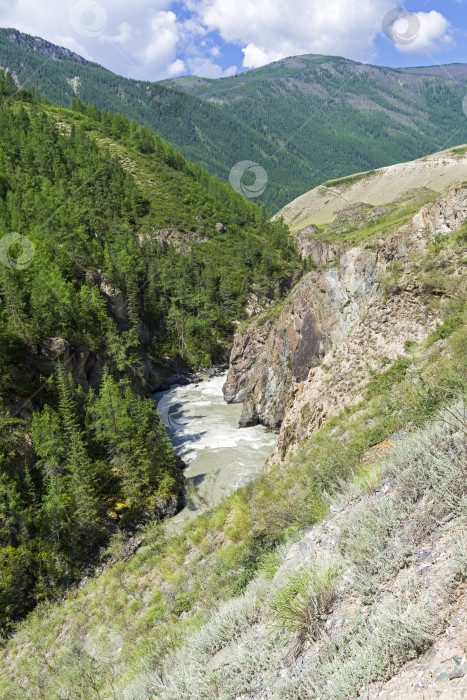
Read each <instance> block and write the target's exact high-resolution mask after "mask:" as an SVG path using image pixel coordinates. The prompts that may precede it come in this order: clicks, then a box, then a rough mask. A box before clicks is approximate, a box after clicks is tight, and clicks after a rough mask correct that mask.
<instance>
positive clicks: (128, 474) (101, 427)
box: [0, 71, 300, 629]
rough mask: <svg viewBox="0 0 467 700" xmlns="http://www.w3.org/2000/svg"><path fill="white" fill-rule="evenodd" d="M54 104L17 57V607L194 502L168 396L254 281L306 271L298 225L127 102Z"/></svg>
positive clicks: (1, 497)
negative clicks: (164, 134) (278, 219)
mask: <svg viewBox="0 0 467 700" xmlns="http://www.w3.org/2000/svg"><path fill="white" fill-rule="evenodd" d="M93 115H94V116H95V117H96V119H95V120H93V119H91V118H90V117H89V116H86V115H84V114H80V113H74V112H71V111H67V110H64V109H61V108H58V107H54V106H50V105H48V106H45V105H42V104H41V103H40V102H39V101H38V98H37V96H36V95H35V93H33V92H32V91H24V90H22V91H21V90H20V91H18V90H17V89H16V87H15V85H14V82H13V79H12V78H11V76H10V75H8V74H7V75H6V76H5V75H4V74H3V72H2V71H0V261H1V262H2V263H3V264H0V339H1V349H2V352H1V354H0V475H1V476H0V577H1V581H2V587H1V592H0V617H1V619H2V627H3V628H4V629H5V628H6V629H8V628H9V627H10V626H11V625H12V624H14V622H15V621H16V620H17V619H18V618H19V617H21V616H23V615H24V614H25V613H26V612H27V611H28V610H29V609H30V608H31V607H33V606H34V605H35V604H36V603H37V601H38V600H41V599H42V598H44V597H47V596H48V595H50V594H52V593H53V594H57V593H58V592H59V591H60V590H62V589H63V588H64V587H67V586H69V584H70V582H71V581H73V580H74V579H75V578H76V576H79V575H82V573H83V571H84V570H85V569H86V568H87V567H89V566H90V565H91V564H92V563H93V562H95V560H96V557H97V556H98V554H99V549H100V547H101V546H102V545H104V544H105V543H106V542H107V541H108V538H109V535H110V534H111V532H112V531H114V530H115V526H116V525H117V524H119V525H120V526H121V527H123V528H124V529H131V528H132V527H134V525H135V524H136V523H137V522H139V521H141V519H146V518H148V517H149V518H158V517H162V516H163V515H164V514H166V513H167V512H170V511H171V509H172V510H173V508H175V507H176V501H177V498H178V495H179V492H180V488H181V481H182V477H181V472H180V470H179V467H178V466H177V464H176V460H175V456H174V454H173V452H172V447H171V445H170V443H169V442H168V440H167V438H166V436H165V432H164V430H163V428H162V426H161V424H160V422H159V419H158V416H157V413H156V411H155V408H154V405H153V402H152V400H150V399H146V398H145V395H146V394H147V393H148V392H149V391H151V390H154V388H155V387H154V381H155V380H154V373H156V375H157V372H159V373H161V372H162V373H163V372H164V362H165V361H166V360H167V359H172V361H173V360H175V361H176V362H178V363H179V364H184V365H185V366H191V367H200V366H209V365H210V364H211V363H212V362H216V361H219V360H223V359H225V358H226V353H227V349H228V345H229V344H230V341H231V336H232V333H233V328H234V325H233V322H234V321H235V320H236V319H239V318H242V317H244V316H245V311H244V307H245V305H246V303H247V301H248V298H249V295H250V293H251V291H253V290H254V291H255V294H256V296H258V297H259V298H260V299H261V298H262V299H263V300H264V299H266V297H268V298H271V299H274V298H275V297H277V298H280V297H281V295H282V293H283V291H285V290H286V289H287V287H288V284H289V281H290V279H291V277H292V276H293V275H294V274H295V273H296V272H297V271H298V270H299V267H300V266H299V263H298V256H297V253H296V250H295V247H294V245H293V243H292V242H291V239H290V238H289V235H288V232H287V229H286V228H285V226H284V225H283V224H274V223H271V222H270V221H269V220H268V218H267V216H266V214H265V212H264V210H263V209H262V208H260V207H258V206H256V205H254V204H251V203H250V202H248V201H246V200H245V199H244V198H243V197H241V196H240V195H238V194H237V193H236V192H234V191H233V190H232V189H231V188H230V187H229V186H227V185H224V184H222V183H221V182H220V181H219V180H218V179H217V178H215V177H211V176H210V175H209V174H208V173H206V172H205V171H203V170H202V169H201V168H200V167H199V166H197V165H192V164H189V163H187V162H186V161H185V160H184V158H183V157H182V156H181V155H180V154H179V153H177V152H175V151H173V150H172V149H171V148H170V147H169V146H168V145H167V143H165V142H164V141H162V140H161V139H160V138H159V137H155V136H153V135H152V133H151V132H150V131H149V130H148V129H146V128H144V127H139V126H137V125H136V123H131V124H130V123H129V122H128V121H127V120H126V119H125V118H124V117H122V116H120V115H115V116H113V117H112V116H110V115H106V114H100V113H98V112H97V111H96V110H93Z"/></svg>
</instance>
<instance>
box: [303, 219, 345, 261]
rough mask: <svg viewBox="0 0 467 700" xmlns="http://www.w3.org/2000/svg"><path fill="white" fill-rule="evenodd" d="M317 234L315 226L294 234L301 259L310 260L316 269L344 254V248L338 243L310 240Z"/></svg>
mask: <svg viewBox="0 0 467 700" xmlns="http://www.w3.org/2000/svg"><path fill="white" fill-rule="evenodd" d="M317 232H318V229H317V227H316V226H307V227H306V228H304V229H302V230H301V231H299V232H298V233H296V234H295V236H294V238H295V241H296V243H297V248H298V250H299V252H300V254H301V256H302V258H303V259H304V260H305V259H307V258H311V260H313V262H314V264H315V265H316V267H322V266H323V265H327V264H328V263H331V262H334V260H337V259H338V258H339V257H340V256H341V255H342V253H343V252H344V247H343V246H342V245H340V244H339V243H326V241H318V240H316V238H311V236H312V235H313V234H316V233H317Z"/></svg>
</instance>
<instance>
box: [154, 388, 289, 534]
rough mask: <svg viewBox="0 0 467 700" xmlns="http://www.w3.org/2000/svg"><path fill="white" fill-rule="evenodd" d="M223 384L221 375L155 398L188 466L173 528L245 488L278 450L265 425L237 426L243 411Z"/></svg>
mask: <svg viewBox="0 0 467 700" xmlns="http://www.w3.org/2000/svg"><path fill="white" fill-rule="evenodd" d="M224 382H225V375H222V376H218V377H214V378H212V379H207V380H205V381H203V382H201V383H200V384H190V385H189V386H176V387H174V388H172V389H170V390H169V391H162V392H159V393H157V394H154V399H155V401H156V405H157V409H158V411H159V414H160V416H161V419H162V420H163V421H164V423H165V425H166V427H167V434H168V435H169V437H170V439H171V441H172V444H173V445H174V447H175V450H176V451H177V453H178V454H179V455H180V456H181V457H182V459H183V460H184V461H185V462H186V464H187V465H188V466H187V469H186V470H185V477H186V485H187V495H188V498H187V505H186V507H185V508H184V509H183V510H182V511H181V512H180V513H178V515H176V516H175V517H174V518H172V519H171V521H170V524H171V527H177V526H180V525H181V524H182V523H183V522H184V521H185V520H186V519H187V518H188V517H190V516H192V515H195V514H196V513H198V512H199V511H200V510H203V509H204V508H206V507H211V506H212V505H215V504H216V503H219V502H220V501H221V500H222V499H223V498H225V496H226V495H228V494H229V493H231V492H232V491H234V490H235V489H237V488H239V487H240V486H243V485H245V484H246V483H247V482H248V481H250V480H251V479H252V478H253V477H254V476H255V475H256V474H257V473H258V472H259V471H260V470H261V467H262V466H263V464H264V462H265V461H266V459H267V458H268V457H269V455H270V454H271V453H272V450H273V448H274V444H275V442H276V436H275V435H274V433H271V432H267V431H266V429H265V428H263V427H262V426H255V427H253V428H239V427H238V421H239V418H240V414H241V412H242V407H241V404H227V403H226V402H225V401H224V397H223V394H222V386H223V384H224Z"/></svg>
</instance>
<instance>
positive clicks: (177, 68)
mask: <svg viewBox="0 0 467 700" xmlns="http://www.w3.org/2000/svg"><path fill="white" fill-rule="evenodd" d="M167 70H168V77H169V78H173V77H174V76H176V75H181V73H184V72H185V70H186V66H185V61H182V60H181V59H180V58H177V60H176V61H174V62H173V63H171V64H170V65H169V66H168V67H167Z"/></svg>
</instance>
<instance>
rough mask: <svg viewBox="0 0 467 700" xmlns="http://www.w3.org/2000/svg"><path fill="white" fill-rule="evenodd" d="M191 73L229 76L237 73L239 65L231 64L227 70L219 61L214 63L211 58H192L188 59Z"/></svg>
mask: <svg viewBox="0 0 467 700" xmlns="http://www.w3.org/2000/svg"><path fill="white" fill-rule="evenodd" d="M188 67H189V69H190V73H192V74H193V75H199V76H200V77H201V78H228V77H229V76H231V75H235V73H236V72H237V66H229V67H228V68H226V69H225V70H223V69H222V68H221V66H219V65H218V64H217V63H214V62H213V61H211V60H210V59H209V58H202V57H197V58H191V59H189V60H188Z"/></svg>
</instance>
